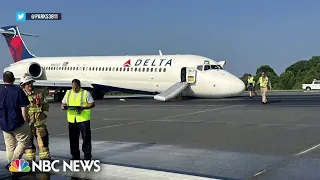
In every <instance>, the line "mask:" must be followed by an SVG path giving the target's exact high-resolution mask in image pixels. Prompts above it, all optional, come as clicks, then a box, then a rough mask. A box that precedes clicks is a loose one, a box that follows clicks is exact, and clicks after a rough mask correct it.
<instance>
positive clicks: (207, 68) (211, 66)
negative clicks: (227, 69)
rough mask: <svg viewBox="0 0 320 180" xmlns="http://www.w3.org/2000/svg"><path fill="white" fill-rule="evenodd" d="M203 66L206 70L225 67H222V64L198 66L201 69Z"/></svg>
mask: <svg viewBox="0 0 320 180" xmlns="http://www.w3.org/2000/svg"><path fill="white" fill-rule="evenodd" d="M202 68H203V70H204V71H208V70H211V69H214V70H215V69H223V67H221V66H220V65H204V66H202V65H199V66H197V70H199V71H202Z"/></svg>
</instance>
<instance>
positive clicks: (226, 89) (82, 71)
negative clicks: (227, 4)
mask: <svg viewBox="0 0 320 180" xmlns="http://www.w3.org/2000/svg"><path fill="white" fill-rule="evenodd" d="M128 60H130V65H129V66H126V67H124V64H125V63H126V62H127V61H128ZM205 61H206V62H205ZM31 62H35V63H38V64H39V65H40V66H41V67H42V75H41V76H40V77H39V78H38V79H39V80H50V81H70V82H71V81H72V79H74V78H77V79H79V80H81V81H88V82H91V83H92V84H97V85H99V87H100V88H105V89H106V90H112V89H113V88H121V89H131V90H136V91H144V92H151V93H154V92H157V93H160V92H162V91H164V90H166V89H168V88H169V87H170V86H172V85H173V84H175V83H177V82H180V80H181V69H182V68H183V67H193V68H197V72H196V82H195V83H194V84H190V88H188V89H187V90H186V91H185V92H183V94H184V95H186V96H195V97H202V98H220V97H231V96H236V95H239V94H241V93H242V92H243V91H244V89H245V85H244V83H243V82H242V81H241V80H240V79H239V78H238V77H236V76H234V75H232V74H231V73H229V72H227V71H226V70H224V69H222V68H221V66H219V64H218V63H217V62H216V61H214V60H211V59H209V58H206V57H202V56H197V55H150V56H148V55H145V56H92V57H89V56H88V57H37V58H30V59H25V60H22V61H19V62H17V63H14V64H12V65H10V66H9V67H7V68H6V69H5V71H7V70H9V71H12V72H13V73H14V74H15V76H16V78H21V77H22V76H23V74H24V73H26V72H28V70H27V69H28V68H27V67H28V65H29V64H30V63H31ZM205 63H206V64H205ZM205 65H206V66H207V67H208V65H209V67H210V65H211V68H218V69H208V70H204V68H203V67H204V66H205ZM219 67H220V69H219Z"/></svg>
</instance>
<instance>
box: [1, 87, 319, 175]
mask: <svg viewBox="0 0 320 180" xmlns="http://www.w3.org/2000/svg"><path fill="white" fill-rule="evenodd" d="M319 108H320V93H303V92H300V93H289V92H285V93H276V92H273V93H271V94H269V96H268V104H266V105H263V104H261V97H259V96H258V97H254V98H249V97H247V94H244V95H242V96H239V97H236V98H228V99H216V100H213V99H207V100H205V99H184V100H174V101H172V102H159V101H155V100H153V99H148V98H146V99H143V98H142V99H135V98H129V99H125V100H119V99H118V98H114V99H104V100H100V101H97V102H96V107H95V108H94V109H93V110H92V120H91V128H92V140H93V159H99V160H101V161H102V162H103V163H104V164H109V165H117V166H126V167H135V168H143V169H150V170H161V171H166V172H174V173H181V174H188V175H196V176H202V177H208V178H216V179H252V180H265V179H272V180H277V179H281V180H283V179H290V180H295V179H299V180H300V179H320V171H319V168H320V159H319V157H320V156H319V155H320V145H319V144H320V121H319V120H318V118H317V117H319V115H318V109H319ZM47 124H48V130H49V133H50V137H51V140H50V142H51V144H50V148H51V154H52V156H53V157H55V158H63V159H69V158H70V154H69V143H68V126H67V120H66V112H65V111H63V110H61V109H60V104H59V103H52V104H50V113H49V118H48V121H47ZM0 142H3V140H2V137H1V139H0ZM80 142H81V141H80ZM1 145H2V146H1V150H3V151H4V150H5V148H4V145H3V143H1ZM80 149H81V146H80ZM111 174H112V173H108V172H105V173H100V178H101V177H103V178H105V179H108V177H109V176H111ZM57 175H59V176H57ZM57 175H52V176H51V179H55V178H56V179H67V177H62V176H61V174H57ZM98 176H99V175H97V176H96V177H97V178H98ZM88 179H90V178H88ZM128 179H129V178H128Z"/></svg>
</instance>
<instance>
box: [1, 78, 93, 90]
mask: <svg viewBox="0 0 320 180" xmlns="http://www.w3.org/2000/svg"><path fill="white" fill-rule="evenodd" d="M20 82H21V81H20V79H16V80H15V82H14V85H17V86H20ZM91 84H92V83H91V82H88V81H81V87H86V88H93V86H92V85H91ZM0 85H4V82H3V80H2V79H0ZM33 85H34V86H39V87H70V88H71V87H72V83H71V81H49V80H36V82H34V83H33Z"/></svg>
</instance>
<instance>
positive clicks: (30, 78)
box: [20, 73, 35, 85]
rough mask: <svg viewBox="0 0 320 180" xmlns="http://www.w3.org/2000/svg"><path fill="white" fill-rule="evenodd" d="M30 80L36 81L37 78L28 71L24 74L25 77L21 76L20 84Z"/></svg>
mask: <svg viewBox="0 0 320 180" xmlns="http://www.w3.org/2000/svg"><path fill="white" fill-rule="evenodd" d="M28 82H35V80H34V79H33V78H32V77H31V76H30V75H29V74H27V73H26V74H24V75H23V78H21V83H20V85H24V84H25V83H28Z"/></svg>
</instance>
